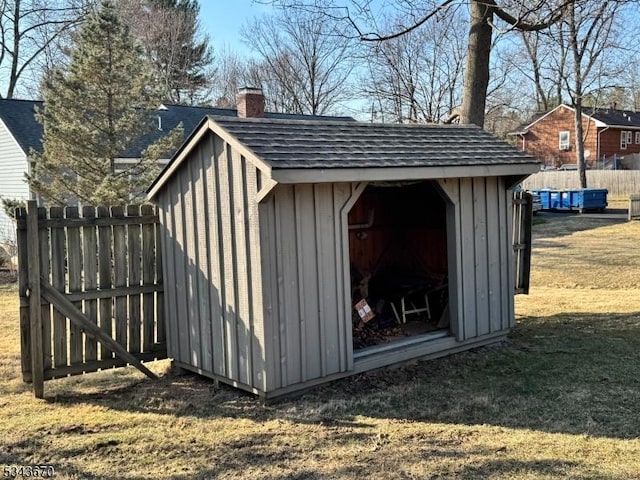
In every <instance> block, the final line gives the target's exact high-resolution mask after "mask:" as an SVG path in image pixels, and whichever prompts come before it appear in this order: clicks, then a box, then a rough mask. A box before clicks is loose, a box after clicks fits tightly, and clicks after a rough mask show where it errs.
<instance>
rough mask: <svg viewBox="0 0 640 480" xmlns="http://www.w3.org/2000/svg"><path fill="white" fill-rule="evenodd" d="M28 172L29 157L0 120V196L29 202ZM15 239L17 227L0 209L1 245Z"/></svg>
mask: <svg viewBox="0 0 640 480" xmlns="http://www.w3.org/2000/svg"><path fill="white" fill-rule="evenodd" d="M27 171H28V165H27V156H26V154H25V152H23V151H22V148H20V145H18V142H16V140H15V138H13V135H11V133H10V132H9V129H8V128H7V127H6V125H5V124H4V122H3V121H2V120H0V196H1V197H2V198H11V199H19V200H27V199H28V198H29V187H28V185H27V183H26V182H25V173H27ZM14 239H15V225H14V223H13V221H12V220H11V219H10V218H9V217H8V216H7V215H6V214H5V212H4V209H3V208H0V243H5V242H7V241H12V240H14Z"/></svg>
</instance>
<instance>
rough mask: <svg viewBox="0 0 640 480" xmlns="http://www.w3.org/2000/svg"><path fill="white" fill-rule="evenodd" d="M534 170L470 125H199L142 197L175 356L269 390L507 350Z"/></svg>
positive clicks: (215, 121)
mask: <svg viewBox="0 0 640 480" xmlns="http://www.w3.org/2000/svg"><path fill="white" fill-rule="evenodd" d="M538 169H539V165H538V163H537V161H536V160H535V159H533V158H532V157H529V156H527V155H526V154H524V153H522V152H519V151H517V150H516V149H514V148H513V147H511V146H509V145H508V144H506V143H504V142H502V141H499V140H497V139H495V138H494V137H493V136H491V135H490V134H489V133H487V132H484V131H483V130H481V129H480V128H477V127H475V126H458V125H446V126H445V125H387V124H369V123H359V122H347V121H301V120H290V119H289V120H281V119H264V118H262V119H258V118H224V117H214V116H209V117H207V118H205V119H204V120H203V121H202V123H201V124H200V126H199V127H198V128H196V130H195V131H194V133H193V134H192V135H191V137H190V138H189V139H188V140H187V142H185V144H184V145H183V146H182V147H181V149H180V150H179V151H178V152H177V153H176V155H175V156H174V158H173V159H172V160H171V161H170V163H169V164H168V165H167V167H166V168H165V169H164V170H163V172H162V173H161V174H160V175H159V177H158V178H157V179H156V180H155V182H154V183H153V184H152V185H151V187H150V188H149V192H148V193H149V198H150V199H152V200H153V201H154V202H155V203H157V204H158V206H159V208H160V220H161V223H162V229H161V232H162V233H161V236H162V255H163V259H164V279H165V297H164V298H165V301H166V312H165V314H166V318H167V337H168V349H169V356H171V357H173V359H174V361H175V363H176V365H178V366H180V367H183V368H185V369H187V370H192V371H194V372H198V373H200V374H203V375H206V376H208V377H211V378H214V379H216V380H219V381H222V382H226V383H228V384H231V385H234V386H236V387H239V388H242V389H245V390H248V391H250V392H253V393H256V394H259V395H261V396H265V397H274V396H278V395H281V394H285V393H289V392H292V391H295V390H299V389H303V388H306V387H309V386H312V385H316V384H319V383H322V382H326V381H330V380H333V379H336V378H340V377H343V376H346V375H350V374H354V373H357V372H363V371H366V370H370V369H374V368H379V367H382V366H386V365H391V364H393V363H397V362H402V361H406V360H410V359H414V358H419V357H438V356H443V355H446V354H449V353H454V352H459V351H462V350H466V349H470V348H475V347H478V346H481V345H486V344H489V343H492V342H496V341H499V340H501V339H503V338H504V336H505V335H506V334H507V333H508V331H509V329H510V328H511V327H512V326H513V324H514V307H513V294H514V262H513V247H512V228H513V227H512V223H511V222H512V210H511V209H512V198H513V195H512V193H513V192H512V188H513V186H515V185H516V184H517V183H518V182H520V181H522V179H524V178H525V177H526V176H528V175H529V174H531V173H533V172H535V171H537V170H538ZM363 299H364V301H365V302H366V304H365V303H362V302H360V301H361V300H363ZM358 302H360V303H358ZM356 304H357V305H358V307H359V308H355V309H354V305H356ZM368 308H370V309H371V312H370V313H369V314H368V315H366V316H365V317H364V318H365V320H368V321H367V322H365V321H363V320H362V319H361V315H365V313H366V311H367V309H368ZM358 310H359V311H358ZM359 313H360V314H359ZM371 315H374V317H373V319H370V317H371Z"/></svg>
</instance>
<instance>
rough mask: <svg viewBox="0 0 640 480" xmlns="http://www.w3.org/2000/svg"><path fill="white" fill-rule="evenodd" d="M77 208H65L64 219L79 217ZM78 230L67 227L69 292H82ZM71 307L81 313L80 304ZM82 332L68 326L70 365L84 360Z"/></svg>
mask: <svg viewBox="0 0 640 480" xmlns="http://www.w3.org/2000/svg"><path fill="white" fill-rule="evenodd" d="M79 216H80V215H79V211H78V207H67V208H66V209H65V217H66V218H68V219H70V220H73V219H77V218H78V217H79ZM80 245H81V243H80V228H79V227H67V252H68V255H67V267H68V275H69V279H68V282H69V292H79V291H82V249H81V248H80ZM73 305H74V306H75V307H76V308H77V309H78V310H80V311H82V302H81V301H77V302H74V303H73ZM83 347H84V341H83V338H82V330H81V329H80V328H79V327H78V326H77V325H75V324H74V323H73V322H72V323H71V324H70V325H69V350H70V351H69V361H70V365H73V364H76V363H82V361H83V358H84V348H83Z"/></svg>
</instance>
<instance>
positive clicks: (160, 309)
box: [155, 207, 167, 343]
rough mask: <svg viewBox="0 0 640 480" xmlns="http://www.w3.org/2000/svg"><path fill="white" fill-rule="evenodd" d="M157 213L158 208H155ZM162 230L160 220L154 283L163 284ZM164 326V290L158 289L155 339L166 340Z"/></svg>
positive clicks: (157, 228) (157, 233) (157, 229)
mask: <svg viewBox="0 0 640 480" xmlns="http://www.w3.org/2000/svg"><path fill="white" fill-rule="evenodd" d="M155 213H156V215H158V208H157V207H156V208H155ZM161 235H162V232H161V231H160V222H158V223H157V224H156V283H157V284H158V285H162V284H163V272H162V269H163V266H162V245H161V244H160V241H161V240H160V239H161ZM166 339H167V338H166V335H165V328H164V292H163V291H159V292H158V294H157V295H156V341H157V342H158V343H163V342H165V341H166Z"/></svg>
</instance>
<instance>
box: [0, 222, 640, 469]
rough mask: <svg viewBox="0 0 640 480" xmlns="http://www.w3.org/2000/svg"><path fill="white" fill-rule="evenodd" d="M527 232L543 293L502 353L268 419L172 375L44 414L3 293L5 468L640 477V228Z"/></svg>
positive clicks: (396, 377) (55, 398) (224, 393)
mask: <svg viewBox="0 0 640 480" xmlns="http://www.w3.org/2000/svg"><path fill="white" fill-rule="evenodd" d="M569 220H572V218H570V219H569ZM577 220H578V217H576V218H575V219H573V220H572V221H577ZM534 231H535V241H536V244H537V246H536V249H535V253H534V262H533V278H534V287H533V288H532V292H531V295H530V296H519V297H518V298H517V303H516V309H517V313H518V319H517V322H518V324H517V327H516V328H515V330H514V332H513V333H512V335H511V336H510V339H509V341H508V342H507V343H506V344H505V345H500V346H496V347H493V348H483V349H479V350H476V351H470V352H466V353H462V354H459V355H455V356H452V357H448V358H443V359H439V360H435V361H431V362H417V363H415V364H414V365H407V366H403V367H400V368H396V369H391V370H382V371H379V372H373V373H369V374H365V375H357V376H354V377H351V378H348V379H345V380H342V381H339V382H334V383H332V384H329V385H325V386H323V387H320V388H317V389H314V390H312V391H310V392H308V393H306V394H305V395H303V396H302V397H299V398H297V399H287V400H283V401H280V402H277V403H274V404H268V405H264V404H262V403H261V402H260V401H258V400H257V399H256V398H254V397H253V396H250V395H246V394H243V393H240V392H238V391H235V390H233V389H230V388H226V387H221V388H219V389H215V388H214V386H213V384H212V383H211V382H210V381H208V380H205V379H202V378H200V377H198V376H195V375H186V376H173V375H172V374H171V372H170V371H169V370H168V368H167V363H166V362H159V363H158V364H155V365H154V366H153V368H154V369H155V370H156V371H157V372H159V373H161V374H162V377H161V379H160V380H158V381H151V380H148V379H146V378H144V377H142V375H141V374H139V373H137V372H136V371H134V370H132V369H119V370H113V371H108V372H102V373H98V374H92V375H86V376H84V377H75V378H69V379H64V380H56V381H52V382H47V383H46V385H45V392H46V396H47V399H46V400H45V401H38V400H35V399H34V398H33V397H32V395H31V393H30V391H29V390H28V388H27V387H25V386H24V385H23V384H22V383H21V381H20V378H19V350H18V348H19V341H18V328H17V298H16V295H15V288H9V289H7V288H3V289H2V290H1V291H0V329H2V331H3V332H5V333H6V334H5V335H3V336H2V337H0V355H2V357H1V359H2V366H1V367H0V368H1V370H0V375H2V377H1V378H0V391H1V392H2V395H0V466H1V465H3V464H10V465H16V464H30V463H35V462H39V463H40V462H42V463H51V464H53V465H55V467H56V472H57V473H56V478H59V479H103V478H104V479H107V478H126V479H156V478H162V479H174V480H182V479H185V480H186V479H212V478H221V479H244V478H261V479H274V480H275V479H290V478H293V479H296V478H297V479H316V478H331V479H334V478H337V479H342V478H343V479H352V478H368V479H373V480H377V479H412V478H416V479H418V478H420V479H423V478H432V479H484V478H490V479H556V478H576V479H620V478H631V479H632V478H640V475H639V473H638V472H640V417H639V416H638V415H637V412H638V409H639V407H640V400H639V399H640V378H639V377H638V375H637V371H638V370H640V356H639V355H638V353H637V352H638V351H640V314H639V313H638V312H640V307H639V306H640V288H638V287H637V284H636V283H633V275H632V274H633V271H634V269H635V268H636V266H637V265H638V263H639V259H638V258H637V257H638V255H635V254H633V253H632V250H633V247H634V245H635V242H636V238H637V236H636V235H637V233H640V232H638V227H636V226H635V224H618V225H611V224H607V225H605V224H602V222H601V223H600V224H587V223H584V222H583V223H580V224H575V223H571V224H569V225H567V224H558V223H556V220H551V221H548V222H547V223H545V224H543V225H538V226H536V227H535V228H534ZM607 237H609V239H608V241H607ZM634 237H635V238H634ZM614 243H615V244H616V246H615V248H614V249H610V248H609V245H610V244H614ZM585 246H586V247H588V248H589V252H590V253H589V255H586V256H584V255H583V256H581V255H579V252H580V250H581V249H583V248H584V247H585ZM606 252H613V254H612V257H615V258H609V255H608V254H607V253H606ZM620 256H622V257H623V261H620V260H619V257H620ZM589 259H591V261H589ZM594 261H596V262H599V266H598V265H593V262H594ZM567 262H572V263H567ZM560 264H564V265H565V266H564V267H562V266H561V265H560ZM613 268H616V269H618V271H619V272H621V273H619V275H613V274H611V272H610V270H612V269H613ZM594 272H595V274H593V273H594ZM622 277H624V278H626V280H625V279H623V278H622ZM636 281H637V280H636ZM573 285H579V286H580V287H581V288H573V287H572V286H573ZM569 287H571V288H569ZM621 287H624V288H621Z"/></svg>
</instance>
